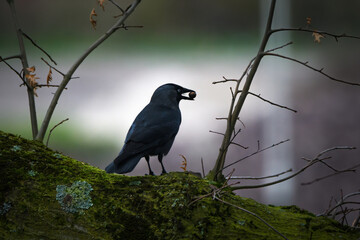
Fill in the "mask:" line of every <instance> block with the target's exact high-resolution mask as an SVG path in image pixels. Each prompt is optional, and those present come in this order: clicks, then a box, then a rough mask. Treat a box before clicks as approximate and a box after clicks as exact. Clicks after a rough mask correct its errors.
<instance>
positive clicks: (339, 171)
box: [301, 164, 360, 186]
mask: <svg viewBox="0 0 360 240" xmlns="http://www.w3.org/2000/svg"><path fill="white" fill-rule="evenodd" d="M358 167H360V164H356V165H354V166H352V167H350V168H347V169H344V170H336V171H335V172H334V173H332V174H329V175H326V176H323V177H320V178H316V179H314V180H312V181H310V182H304V183H301V185H302V186H305V185H310V184H313V183H315V182H319V181H321V180H324V179H326V178H329V177H333V176H335V175H338V174H340V173H345V172H355V171H356V170H355V168H358Z"/></svg>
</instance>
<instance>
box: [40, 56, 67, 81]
mask: <svg viewBox="0 0 360 240" xmlns="http://www.w3.org/2000/svg"><path fill="white" fill-rule="evenodd" d="M41 60H43V62H44V63H46V65H48V66H49V67H50V68H52V69H54V70H55V71H57V72H58V73H59V74H60V75H62V76H63V77H64V76H65V73H62V72H61V71H60V70H58V69H56V68H55V67H53V66H51V65H50V64H49V63H48V62H47V61H46V60H45V59H44V58H41Z"/></svg>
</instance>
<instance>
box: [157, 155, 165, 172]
mask: <svg viewBox="0 0 360 240" xmlns="http://www.w3.org/2000/svg"><path fill="white" fill-rule="evenodd" d="M162 158H163V155H162V154H159V155H158V159H159V162H160V164H161V167H162V172H161V175H163V174H165V173H167V172H166V170H165V168H164V164H163V163H162Z"/></svg>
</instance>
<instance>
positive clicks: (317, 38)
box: [312, 32, 324, 43]
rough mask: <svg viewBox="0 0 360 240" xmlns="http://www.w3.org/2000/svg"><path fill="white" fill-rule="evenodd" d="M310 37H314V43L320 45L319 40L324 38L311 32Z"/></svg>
mask: <svg viewBox="0 0 360 240" xmlns="http://www.w3.org/2000/svg"><path fill="white" fill-rule="evenodd" d="M312 36H313V37H314V42H316V43H320V42H321V38H324V36H323V35H322V34H321V33H318V32H313V34H312Z"/></svg>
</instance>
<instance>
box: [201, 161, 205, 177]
mask: <svg viewBox="0 0 360 240" xmlns="http://www.w3.org/2000/svg"><path fill="white" fill-rule="evenodd" d="M201 170H202V174H203V178H204V177H205V170H204V161H203V158H201Z"/></svg>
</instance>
